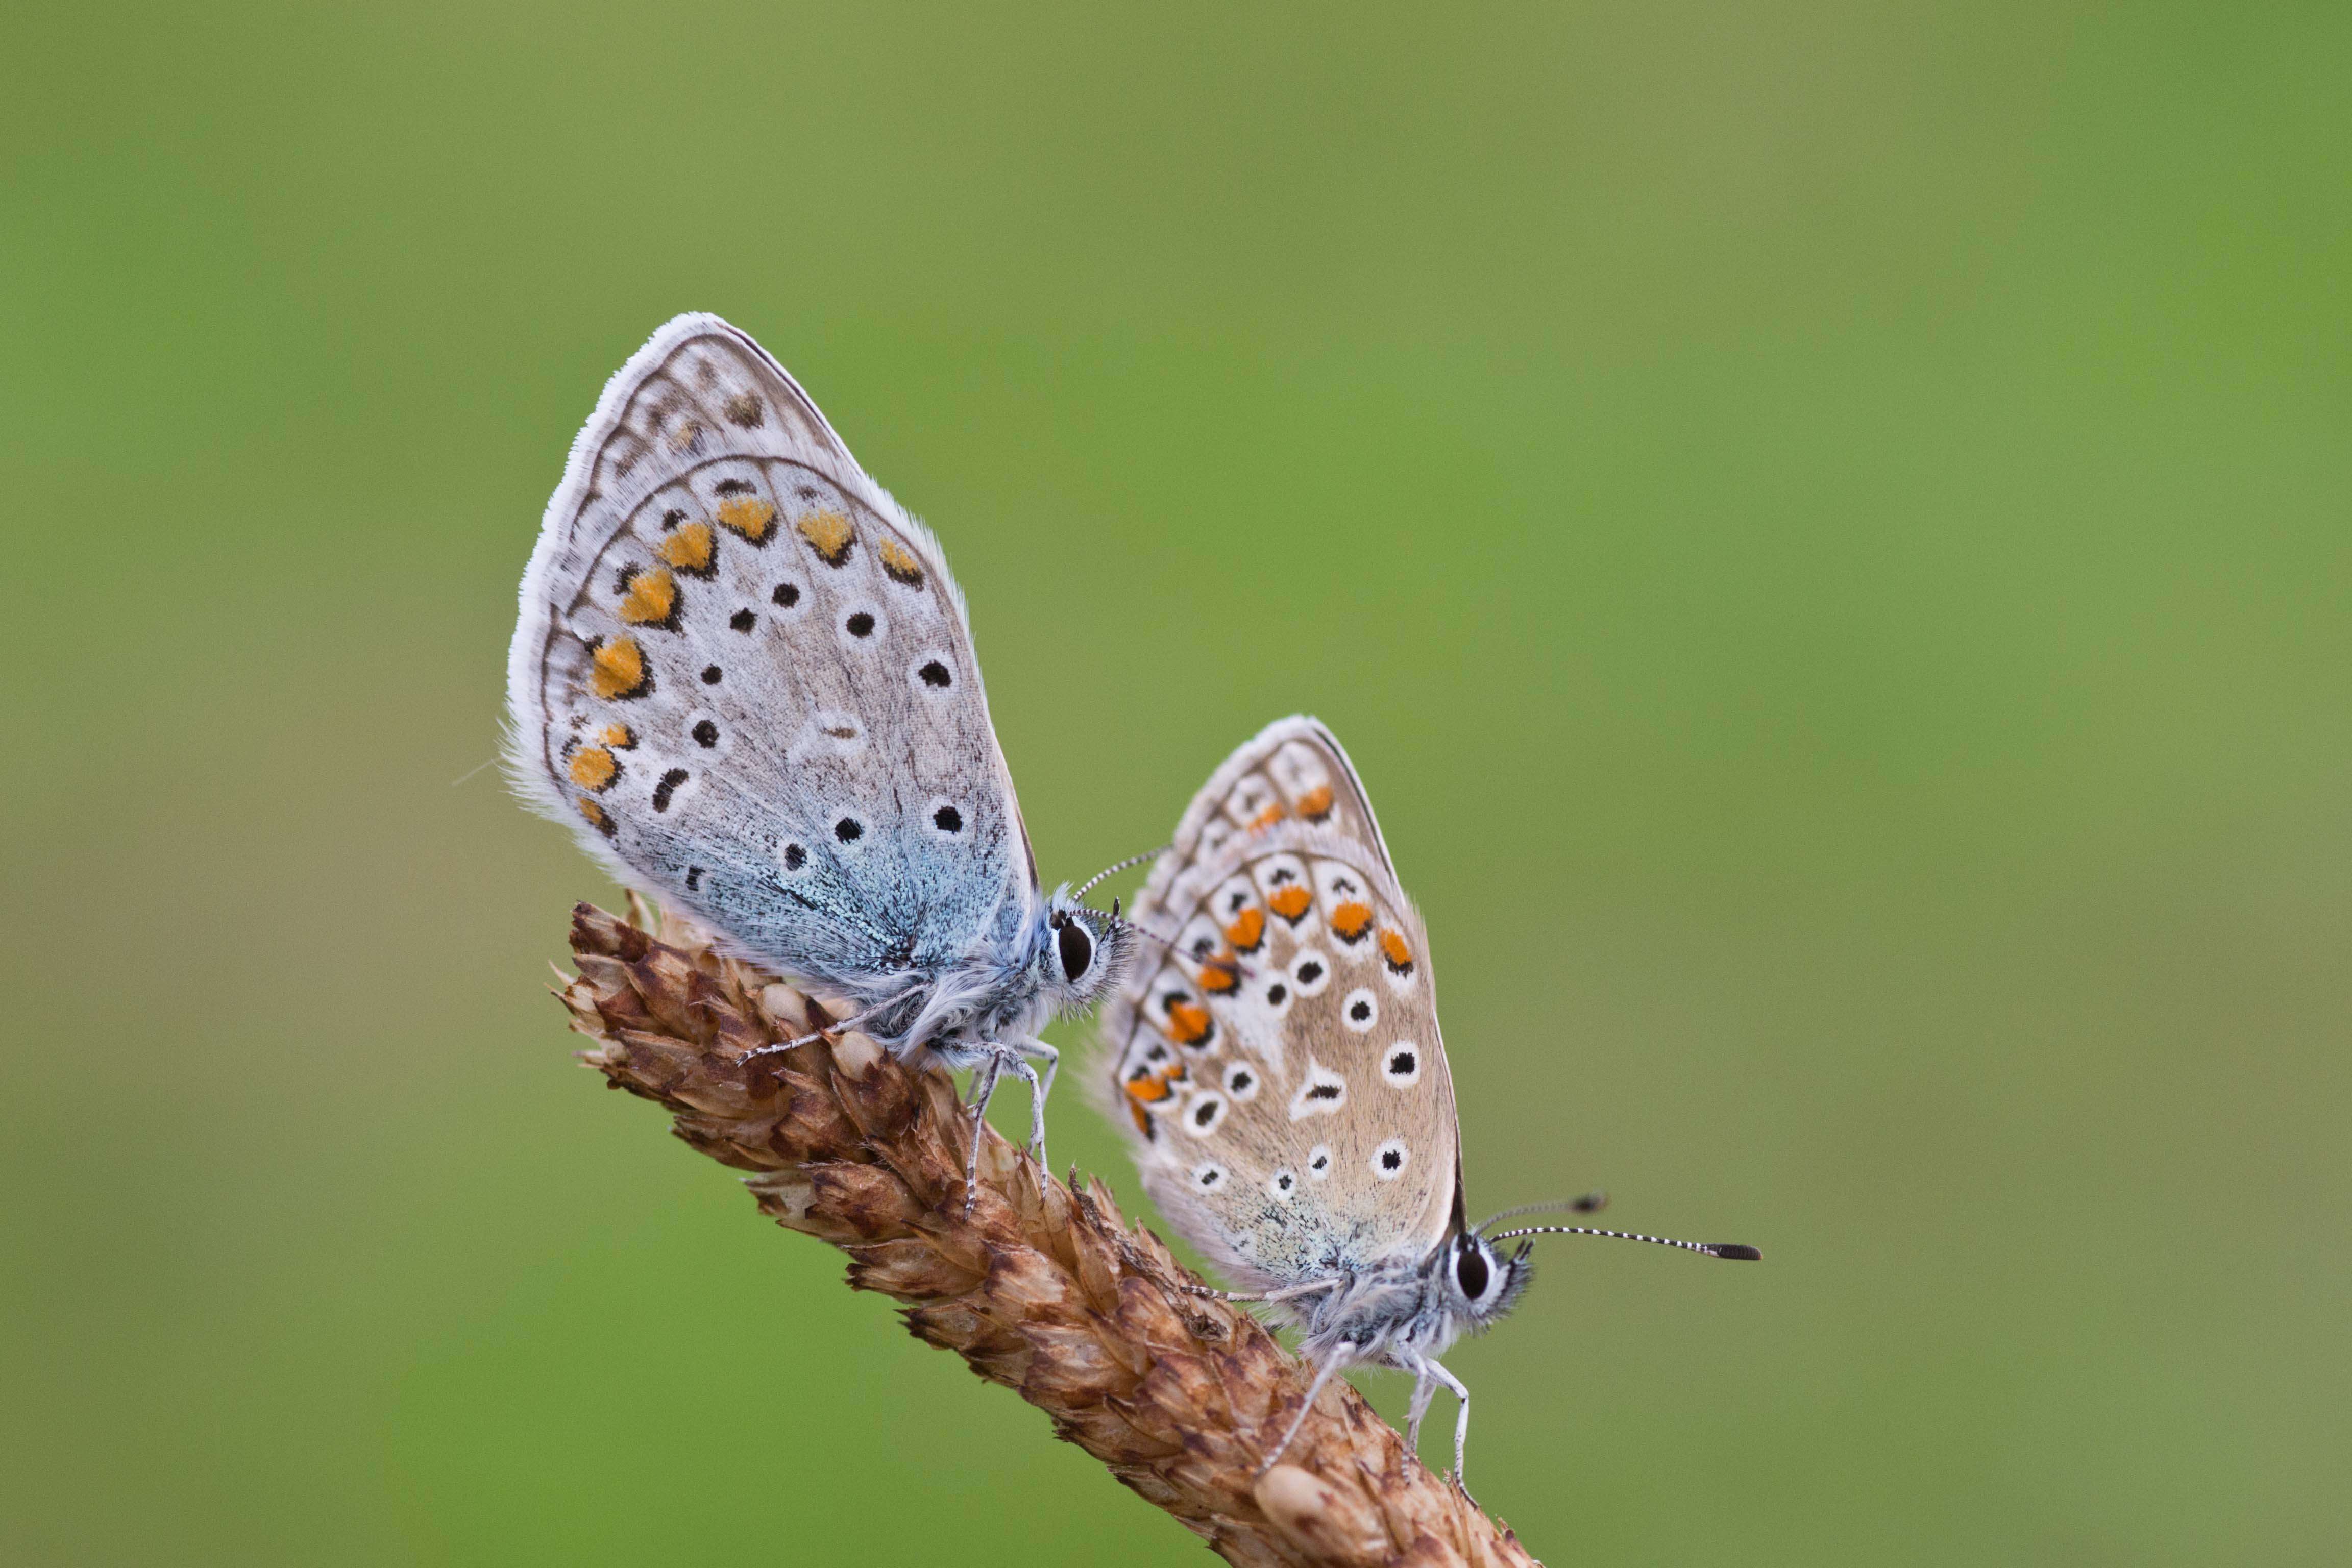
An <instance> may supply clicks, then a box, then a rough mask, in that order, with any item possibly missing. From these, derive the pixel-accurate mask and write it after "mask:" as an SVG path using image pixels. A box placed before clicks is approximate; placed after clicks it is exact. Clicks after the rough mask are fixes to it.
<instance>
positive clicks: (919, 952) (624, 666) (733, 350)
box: [507, 315, 1036, 994]
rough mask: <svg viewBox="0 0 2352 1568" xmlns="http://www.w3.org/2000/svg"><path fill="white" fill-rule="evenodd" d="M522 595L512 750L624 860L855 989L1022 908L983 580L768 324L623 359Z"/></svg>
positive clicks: (586, 835) (693, 907)
mask: <svg viewBox="0 0 2352 1568" xmlns="http://www.w3.org/2000/svg"><path fill="white" fill-rule="evenodd" d="M521 597H522V605H521V616H520V621H519V622H518V624H517V626H516V628H515V639H514V645H513V647H512V649H511V651H510V653H509V661H508V676H507V686H508V706H509V718H510V720H511V723H512V731H511V734H510V737H509V763H510V767H511V770H512V772H513V773H514V774H515V776H516V778H517V780H518V782H519V783H520V785H521V787H522V788H523V790H524V792H525V793H526V795H528V796H529V797H530V799H531V800H532V801H533V802H534V803H535V804H536V805H538V806H539V807H540V808H541V810H542V811H544V812H546V813H547V814H548V815H549V816H553V817H555V818H556V819H557V820H559V821H562V822H565V823H567V824H569V825H570V826H572V828H573V829H574V830H575V831H576V833H577V834H578V837H579V838H580V840H581V842H582V843H583V845H584V846H585V847H587V848H588V849H589V851H590V852H591V853H592V854H593V855H595V856H596V857H597V858H599V859H600V860H602V861H603V862H604V864H605V865H606V866H608V867H609V868H612V870H613V871H614V873H615V874H616V875H618V876H619V877H621V878H622V879H624V880H625V881H628V882H631V883H634V884H636V885H638V886H641V887H644V888H646V889H650V890H652V891H654V892H656V893H657V894H659V895H660V896H662V897H663V898H664V899H666V900H669V901H670V902H672V903H673V904H675V905H677V906H681V907H683V909H684V910H687V911H688V912H689V913H691V914H693V915H694V916H695V917H697V918H698V919H699V920H701V921H703V922H705V923H706V924H708V925H709V926H711V927H712V928H713V929H714V930H716V931H719V932H721V933H723V934H724V935H725V936H726V937H727V938H729V939H730V940H731V941H733V942H736V943H738V944H740V946H741V947H742V948H743V949H744V950H745V951H746V952H749V953H751V955H753V956H756V957H759V958H761V959H764V960H766V961H767V962H769V963H772V964H774V965H776V966H778V967H780V968H782V969H783V970H784V971H786V972H787V973H792V974H793V975H796V976H799V977H802V978H804V979H808V980H812V981H816V982H823V983H830V984H835V985H836V986H838V987H840V988H842V989H844V990H846V991H848V992H850V993H852V994H856V993H858V992H860V991H870V990H871V989H872V988H873V983H874V982H875V981H876V980H877V979H879V978H882V977H885V976H892V975H905V974H908V973H917V974H919V973H926V972H936V970H937V969H938V967H939V966H940V965H941V964H943V963H951V962H953V961H954V960H956V959H958V958H961V957H962V956H964V955H965V954H966V953H968V952H970V951H971V948H972V946H973V944H974V942H976V941H977V940H978V939H979V938H980V937H982V935H983V934H985V933H989V932H992V931H1003V930H1006V929H1009V928H1011V927H1012V926H1013V925H1015V924H1017V922H1018V921H1019V919H1020V918H1021V914H1022V911H1023V910H1024V903H1025V900H1024V894H1027V895H1029V896H1030V897H1032V898H1034V889H1035V885H1036V872H1035V868H1034V862H1033V861H1032V860H1031V858H1030V855H1029V849H1028V838H1027V834H1026V832H1025V830H1024V827H1023V825H1022V822H1021V814H1020V807H1019V805H1018V804H1017V803H1016V801H1015V800H1014V797H1013V781H1012V777H1011V775H1010V773H1008V771H1007V770H1006V768H1005V764H1004V756H1003V751H1002V750H1001V749H1000V748H999V746H998V745H997V742H996V735H995V731H994V729H993V728H992V726H991V724H990V722H989V718H988V700H987V697H986V694H985V692H984V690H983V689H982V684H981V678H980V666H979V663H978V661H977V659H976V658H974V657H973V654H972V646H971V626H970V623H969V619H968V616H967V614H966V611H965V608H964V603H963V595H962V594H961V591H960V590H959V589H958V588H957V586H956V584H955V581H954V579H953V578H952V577H950V575H949V574H948V570H947V563H946V561H945V559H944V557H943V556H942V554H941V552H940V547H939V542H938V541H937V540H936V539H934V538H933V537H932V535H931V533H930V531H929V530H928V529H926V528H924V527H923V526H922V525H921V524H920V523H919V522H918V521H915V520H914V519H913V518H912V517H910V516H908V514H907V513H906V512H905V511H904V510H901V509H900V508H899V507H898V503H897V502H895V501H893V500H891V499H890V497H889V495H888V494H887V493H886V492H885V491H884V490H883V489H882V488H881V487H880V486H879V485H877V484H876V483H875V482H874V481H873V480H872V479H869V478H867V477H866V472H865V470H863V469H862V468H859V467H858V466H857V463H856V459H855V458H852V457H851V456H850V455H849V450H848V448H847V447H845V446H844V445H843V444H842V441H841V438H840V437H838V436H836V435H835V434H834V431H833V427H832V426H830V425H828V424H827V423H826V422H825V419H824V415H822V414H820V413H818V412H817V409H816V406H815V405H814V404H813V403H811V402H810V401H809V399H808V397H807V395H805V394H803V392H802V391H801V389H800V387H799V386H798V385H797V384H794V383H793V379H792V377H791V376H790V375H788V374H785V372H784V369H783V367H782V366H781V365H779V364H778V363H776V362H775V361H774V360H773V359H772V358H770V357H769V356H768V354H767V353H766V352H765V351H764V350H762V349H761V347H760V346H759V345H758V344H757V343H755V342H752V341H751V338H750V337H749V336H747V335H746V334H744V333H743V332H741V331H738V330H737V329H735V328H734V327H731V326H730V325H729V324H728V323H726V322H725V321H720V320H719V318H717V317H715V316H707V315H687V316H680V317H678V318H677V319H676V320H675V321H670V322H669V323H668V324H667V325H666V326H664V327H663V328H662V329H661V330H660V331H657V332H656V333H655V334H654V335H653V337H652V339H651V340H650V341H648V342H646V345H645V347H643V348H642V349H640V350H638V351H637V353H635V355H634V356H633V357H631V359H630V360H629V362H628V363H627V364H625V365H624V366H623V367H622V368H621V370H620V372H619V374H616V375H614V377H613V379H612V381H611V383H610V384H608V385H607V386H606V387H605V389H604V396H603V397H602V398H601V399H600V400H599V401H598V403H597V405H596V412H595V414H594V416H593V417H592V418H590V420H589V421H588V424H587V426H585V427H584V428H583V429H582V431H581V432H580V436H579V438H578V439H577V440H576V441H575V442H574V443H573V444H572V456H571V460H570V462H569V463H568V464H567V465H566V466H565V468H564V474H563V482H562V485H561V486H559V487H558V489H556V492H555V495H554V497H553V499H552V500H550V501H549V502H548V508H547V514H546V518H545V521H543V523H542V524H541V531H540V536H539V543H538V547H537V548H536V549H535V550H534V551H533V552H532V553H531V559H530V569H529V571H528V573H527V574H525V576H524V578H523V583H522V595H521Z"/></svg>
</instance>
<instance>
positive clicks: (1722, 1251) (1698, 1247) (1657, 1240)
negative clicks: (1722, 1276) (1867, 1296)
mask: <svg viewBox="0 0 2352 1568" xmlns="http://www.w3.org/2000/svg"><path fill="white" fill-rule="evenodd" d="M1515 1236H1613V1237H1616V1238H1617V1239H1618V1240H1620V1241H1646V1242H1648V1243H1649V1244H1650V1245H1651V1246H1653V1247H1681V1248H1682V1249H1683V1250H1684V1251H1685V1252H1703V1253H1705V1254H1706V1256H1708V1257H1709V1258H1735V1259H1737V1260H1738V1261H1740V1262H1743V1263H1754V1262H1756V1261H1757V1260H1758V1259H1759V1258H1762V1257H1763V1256H1764V1255H1763V1254H1762V1253H1760V1252H1759V1251H1757V1250H1756V1249H1755V1248H1754V1247H1742V1246H1740V1245H1739V1244H1738V1242H1736V1241H1675V1240H1674V1239H1673V1238H1672V1237H1664V1236H1637V1235H1635V1234H1634V1233H1633V1231H1630V1230H1595V1229H1594V1228H1593V1227H1592V1226H1589V1225H1531V1226H1528V1227H1527V1228H1526V1229H1524V1230H1506V1231H1498V1232H1496V1234H1495V1235H1493V1236H1490V1237H1487V1238H1486V1239H1487V1240H1489V1241H1508V1240H1510V1239H1511V1237H1515Z"/></svg>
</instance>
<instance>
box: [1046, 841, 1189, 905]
mask: <svg viewBox="0 0 2352 1568" xmlns="http://www.w3.org/2000/svg"><path fill="white" fill-rule="evenodd" d="M1175 847H1176V846H1174V845H1173V844H1162V845H1161V846H1160V847H1159V848H1157V849H1147V850H1145V851H1144V852H1143V853H1142V854H1140V855H1130V856H1129V857H1128V858H1126V859H1124V860H1121V861H1120V862H1118V864H1117V865H1115V866H1106V867H1104V868H1102V869H1101V870H1099V871H1097V872H1096V873H1095V874H1094V875H1093V876H1091V877H1088V878H1087V879H1086V880H1085V881H1083V882H1081V883H1079V884H1078V890H1077V891H1076V892H1075V893H1072V894H1071V895H1070V897H1071V899H1072V900H1075V901H1076V902H1078V903H1084V902H1086V898H1087V889H1088V888H1091V887H1093V886H1094V885H1095V884H1096V883H1097V882H1099V881H1101V880H1102V879H1104V878H1105V877H1116V876H1117V875H1118V874H1119V873H1120V872H1121V871H1124V870H1126V869H1127V868H1129V866H1140V865H1142V864H1143V863H1144V862H1145V861H1146V860H1157V859H1159V858H1160V857H1161V856H1162V855H1165V854H1167V853H1168V851H1170V850H1171V849H1173V848H1175Z"/></svg>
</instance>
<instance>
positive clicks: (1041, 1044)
mask: <svg viewBox="0 0 2352 1568" xmlns="http://www.w3.org/2000/svg"><path fill="white" fill-rule="evenodd" d="M1013 1049H1014V1050H1016V1051H1018V1052H1020V1053H1021V1057H1022V1058H1023V1059H1021V1060H1017V1061H1015V1062H1014V1063H1013V1070H1015V1071H1016V1072H1018V1073H1020V1075H1021V1076H1022V1077H1023V1078H1024V1079H1028V1080H1029V1157H1030V1158H1031V1159H1033V1160H1034V1161H1036V1162H1037V1172H1038V1174H1039V1176H1040V1178H1041V1179H1042V1178H1043V1177H1044V1175H1045V1172H1047V1171H1049V1170H1051V1169H1053V1167H1052V1166H1050V1165H1048V1164H1046V1163H1045V1101H1046V1100H1047V1099H1048V1098H1049V1097H1050V1096H1051V1095H1052V1094H1053V1092H1054V1074H1055V1072H1056V1071H1057V1070H1059V1069H1060V1068H1061V1065H1062V1053H1061V1052H1059V1051H1057V1050H1055V1048H1054V1047H1051V1046H1049V1045H1047V1044H1046V1043H1045V1041H1043V1040H1023V1041H1022V1042H1020V1043H1019V1044H1018V1045H1016V1046H1014V1047H1013ZM1031 1060H1036V1061H1041V1062H1044V1063H1045V1079H1044V1080H1043V1081H1040V1080H1039V1079H1038V1077H1037V1072H1036V1069H1035V1068H1032V1067H1031V1066H1030V1065H1029V1063H1030V1061H1031Z"/></svg>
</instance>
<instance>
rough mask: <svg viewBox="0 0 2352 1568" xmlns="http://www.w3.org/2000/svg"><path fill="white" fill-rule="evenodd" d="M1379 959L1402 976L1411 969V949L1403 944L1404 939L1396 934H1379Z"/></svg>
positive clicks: (1386, 932)
mask: <svg viewBox="0 0 2352 1568" xmlns="http://www.w3.org/2000/svg"><path fill="white" fill-rule="evenodd" d="M1381 961H1382V962H1383V963H1386V964H1387V965H1388V966H1389V967H1390V968H1391V969H1393V970H1395V971H1396V972H1397V973H1399V974H1402V973H1406V972H1408V971H1409V970H1411V969H1412V949H1411V948H1409V947H1407V946H1406V945H1405V944H1404V938H1403V937H1402V936H1401V935H1399V934H1398V933H1397V932H1395V931H1382V932H1381Z"/></svg>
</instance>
